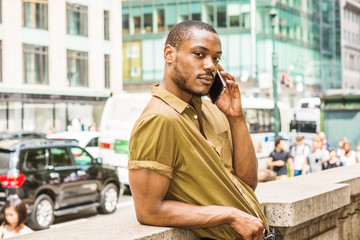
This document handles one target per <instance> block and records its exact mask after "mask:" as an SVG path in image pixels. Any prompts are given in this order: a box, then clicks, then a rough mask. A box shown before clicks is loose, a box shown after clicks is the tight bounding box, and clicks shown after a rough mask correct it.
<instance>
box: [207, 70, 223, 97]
mask: <svg viewBox="0 0 360 240" xmlns="http://www.w3.org/2000/svg"><path fill="white" fill-rule="evenodd" d="M225 88H226V82H225V80H224V79H223V78H222V76H221V75H220V72H219V70H217V71H216V74H215V77H214V82H213V84H212V86H211V88H210V91H209V96H210V100H211V102H212V103H213V104H215V103H216V102H217V100H218V99H219V98H220V97H221V95H222V94H223V93H224V92H225Z"/></svg>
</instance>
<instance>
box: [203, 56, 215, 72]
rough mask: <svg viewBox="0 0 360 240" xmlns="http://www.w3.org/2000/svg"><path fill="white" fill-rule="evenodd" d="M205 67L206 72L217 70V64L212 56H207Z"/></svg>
mask: <svg viewBox="0 0 360 240" xmlns="http://www.w3.org/2000/svg"><path fill="white" fill-rule="evenodd" d="M204 69H205V71H206V72H215V71H216V64H215V62H214V60H213V59H212V57H211V56H207V57H206V58H205V59H204Z"/></svg>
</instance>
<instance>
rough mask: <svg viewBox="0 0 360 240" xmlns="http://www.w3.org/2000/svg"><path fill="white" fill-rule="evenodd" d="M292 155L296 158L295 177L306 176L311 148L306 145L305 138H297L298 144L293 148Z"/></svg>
mask: <svg viewBox="0 0 360 240" xmlns="http://www.w3.org/2000/svg"><path fill="white" fill-rule="evenodd" d="M290 153H291V155H292V156H293V157H294V176H299V175H304V174H305V173H306V162H307V158H308V155H309V154H310V148H309V147H308V146H307V145H305V144H304V137H303V136H297V137H296V144H295V145H294V146H293V147H292V148H291V151H290Z"/></svg>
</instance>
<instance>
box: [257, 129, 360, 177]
mask: <svg viewBox="0 0 360 240" xmlns="http://www.w3.org/2000/svg"><path fill="white" fill-rule="evenodd" d="M285 146H286V142H285V139H284V138H281V137H278V138H276V139H275V149H274V151H273V152H271V153H270V156H269V158H268V159H267V166H268V168H270V169H273V171H275V173H276V177H275V178H276V179H282V178H287V177H295V176H299V175H305V174H308V173H313V172H319V171H322V170H325V169H330V168H334V167H339V166H349V165H352V164H357V163H359V162H360V142H358V143H357V145H356V151H353V150H351V144H350V142H349V141H348V140H347V138H346V137H344V138H342V139H340V140H339V142H338V148H337V149H335V148H333V147H332V146H331V144H330V143H329V142H328V141H327V139H326V135H325V133H324V132H320V133H319V134H318V135H317V136H316V137H315V138H314V139H313V140H312V144H311V146H309V145H307V144H305V143H304V137H303V136H300V135H299V136H297V137H296V143H295V144H293V145H291V146H290V149H289V151H286V150H285ZM263 175H264V174H263Z"/></svg>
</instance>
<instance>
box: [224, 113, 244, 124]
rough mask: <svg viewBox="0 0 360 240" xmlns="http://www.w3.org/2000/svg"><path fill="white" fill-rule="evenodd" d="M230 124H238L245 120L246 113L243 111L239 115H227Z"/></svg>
mask: <svg viewBox="0 0 360 240" xmlns="http://www.w3.org/2000/svg"><path fill="white" fill-rule="evenodd" d="M226 117H227V119H228V121H229V123H230V124H237V123H241V122H243V121H245V114H244V112H242V111H241V113H240V114H239V115H237V116H226Z"/></svg>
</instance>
